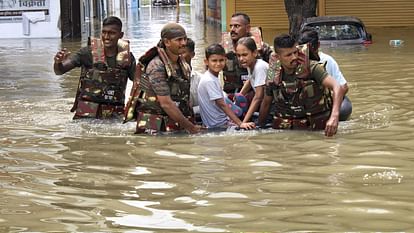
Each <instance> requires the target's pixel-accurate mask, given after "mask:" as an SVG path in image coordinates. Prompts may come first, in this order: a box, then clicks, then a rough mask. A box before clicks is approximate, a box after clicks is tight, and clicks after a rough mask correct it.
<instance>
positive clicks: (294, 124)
mask: <svg viewBox="0 0 414 233" xmlns="http://www.w3.org/2000/svg"><path fill="white" fill-rule="evenodd" d="M306 63H308V64H306ZM306 63H305V65H301V66H299V67H298V68H297V70H296V72H295V73H294V74H290V75H289V74H286V73H285V72H284V71H283V68H282V67H281V64H280V61H278V60H276V59H275V58H272V59H271V61H270V64H269V70H268V75H267V83H266V91H265V92H266V95H267V96H273V105H274V106H273V107H274V108H275V109H276V110H275V112H274V113H273V128H275V129H315V130H320V129H324V128H325V126H326V122H327V120H328V119H329V116H330V113H331V110H332V97H331V93H330V91H329V90H327V89H326V88H325V87H324V86H323V85H322V82H323V80H324V79H325V78H326V77H327V76H328V73H327V72H326V71H325V69H324V67H323V66H321V65H320V64H318V63H317V62H314V61H309V58H307V61H306Z"/></svg>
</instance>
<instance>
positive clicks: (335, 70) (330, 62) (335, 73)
mask: <svg viewBox="0 0 414 233" xmlns="http://www.w3.org/2000/svg"><path fill="white" fill-rule="evenodd" d="M319 58H320V59H321V60H320V62H325V61H326V72H328V74H330V75H331V76H332V77H334V78H335V79H336V81H337V82H338V83H339V85H340V86H342V85H345V84H346V83H347V82H346V79H345V78H344V76H343V75H342V72H341V70H340V69H339V66H338V63H336V61H335V59H334V58H333V57H332V56H330V55H328V54H326V53H323V52H319Z"/></svg>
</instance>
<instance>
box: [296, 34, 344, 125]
mask: <svg viewBox="0 0 414 233" xmlns="http://www.w3.org/2000/svg"><path fill="white" fill-rule="evenodd" d="M306 43H310V48H309V58H310V59H312V60H315V61H319V62H320V63H322V64H324V65H325V68H326V71H327V72H328V74H330V75H331V76H332V77H334V78H335V79H336V81H337V82H338V83H339V85H340V86H341V91H343V93H344V99H343V101H342V104H341V109H340V112H339V120H340V121H346V120H347V119H348V118H349V117H350V115H351V113H352V103H351V100H350V99H349V98H348V96H346V95H345V94H346V93H348V84H347V81H346V79H345V78H344V76H343V74H342V72H341V70H340V69H339V66H338V63H337V62H336V61H335V59H334V58H333V57H332V56H330V55H328V54H326V53H324V52H322V51H320V50H319V47H320V42H319V34H318V31H316V29H314V28H312V27H304V28H303V29H302V30H301V31H300V35H299V44H306Z"/></svg>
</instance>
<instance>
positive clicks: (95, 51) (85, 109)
mask: <svg viewBox="0 0 414 233" xmlns="http://www.w3.org/2000/svg"><path fill="white" fill-rule="evenodd" d="M89 47H90V50H91V53H92V59H93V65H92V67H82V70H81V76H80V80H79V85H78V92H77V95H76V99H75V104H74V107H73V108H72V111H75V110H76V113H75V116H76V117H97V118H101V117H104V118H105V117H107V116H108V117H109V116H111V115H112V112H113V110H114V109H117V110H116V111H117V112H118V111H119V110H118V109H121V108H123V106H124V101H125V89H126V84H127V81H128V68H129V66H130V64H131V57H130V51H129V41H127V40H119V41H118V53H117V55H116V66H115V67H110V66H109V65H108V64H107V62H106V57H105V51H104V46H103V43H102V41H101V40H100V39H97V38H90V40H89ZM120 112H121V113H122V110H121V111H120Z"/></svg>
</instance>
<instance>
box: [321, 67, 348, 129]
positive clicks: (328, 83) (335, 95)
mask: <svg viewBox="0 0 414 233" xmlns="http://www.w3.org/2000/svg"><path fill="white" fill-rule="evenodd" d="M322 85H323V86H324V87H326V88H329V89H330V90H332V99H333V105H332V111H331V116H330V117H329V119H328V122H327V123H326V127H325V135H326V136H328V137H331V136H333V135H335V134H336V131H337V130H338V122H339V110H340V108H341V104H342V100H343V98H344V94H345V90H344V89H343V88H341V87H340V86H339V84H338V83H337V82H336V80H335V79H334V78H333V77H332V76H330V75H328V76H327V77H326V78H325V79H324V80H323V82H322Z"/></svg>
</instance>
